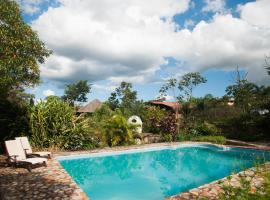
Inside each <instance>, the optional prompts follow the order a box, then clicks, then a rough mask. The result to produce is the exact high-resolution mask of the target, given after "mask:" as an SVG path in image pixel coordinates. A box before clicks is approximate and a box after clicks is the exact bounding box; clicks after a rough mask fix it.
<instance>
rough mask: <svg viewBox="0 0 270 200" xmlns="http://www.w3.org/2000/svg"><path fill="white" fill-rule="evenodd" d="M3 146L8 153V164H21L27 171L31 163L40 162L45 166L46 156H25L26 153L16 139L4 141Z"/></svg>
mask: <svg viewBox="0 0 270 200" xmlns="http://www.w3.org/2000/svg"><path fill="white" fill-rule="evenodd" d="M5 146H6V150H7V154H8V159H7V161H8V164H10V165H12V166H15V167H17V166H19V165H23V166H25V167H26V168H27V169H28V171H31V169H32V166H33V165H38V164H42V165H44V166H47V159H46V158H26V154H25V152H24V150H23V148H22V145H21V144H20V143H19V141H18V140H8V141H5Z"/></svg>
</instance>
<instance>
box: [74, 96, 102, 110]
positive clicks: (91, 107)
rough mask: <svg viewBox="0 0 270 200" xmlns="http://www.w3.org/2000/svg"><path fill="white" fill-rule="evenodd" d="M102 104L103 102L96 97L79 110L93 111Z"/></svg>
mask: <svg viewBox="0 0 270 200" xmlns="http://www.w3.org/2000/svg"><path fill="white" fill-rule="evenodd" d="M101 106H102V102H101V101H99V100H98V99H95V100H93V101H91V102H89V103H88V104H86V105H85V106H83V107H81V108H79V110H78V111H77V112H78V113H92V112H94V111H95V110H96V109H98V108H100V107H101Z"/></svg>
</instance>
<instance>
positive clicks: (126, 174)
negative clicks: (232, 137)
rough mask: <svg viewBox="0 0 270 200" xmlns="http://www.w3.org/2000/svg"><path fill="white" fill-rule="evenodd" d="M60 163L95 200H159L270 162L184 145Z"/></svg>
mask: <svg viewBox="0 0 270 200" xmlns="http://www.w3.org/2000/svg"><path fill="white" fill-rule="evenodd" d="M57 159H58V160H59V162H60V164H61V165H62V166H63V167H64V168H65V170H66V171H67V172H68V173H69V174H70V175H71V177H72V178H73V179H74V180H75V182H76V183H77V184H78V185H79V186H80V187H81V188H82V189H83V190H84V192H85V193H86V194H87V195H88V197H90V198H91V199H92V200H104V199H106V200H116V199H117V200H126V199H128V200H143V199H149V200H158V199H159V200H160V199H163V198H165V197H168V196H172V195H175V194H178V193H180V192H184V191H187V190H189V189H192V188H195V187H198V186H200V185H203V184H205V183H209V182H211V181H214V180H217V179H220V178H223V177H225V176H228V175H229V174H231V173H232V172H239V171H241V170H243V169H246V168H249V167H251V166H252V165H253V164H255V163H262V162H265V161H270V152H266V151H258V150H250V149H242V148H223V147H217V146H214V145H204V144H201V145H196V144H183V145H178V146H171V147H158V148H145V149H139V150H138V149H136V150H127V151H119V152H110V153H96V154H87V155H79V156H62V157H58V158H57Z"/></svg>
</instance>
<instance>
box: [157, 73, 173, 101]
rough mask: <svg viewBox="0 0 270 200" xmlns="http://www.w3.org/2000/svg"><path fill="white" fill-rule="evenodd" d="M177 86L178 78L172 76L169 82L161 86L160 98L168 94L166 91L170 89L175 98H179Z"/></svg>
mask: <svg viewBox="0 0 270 200" xmlns="http://www.w3.org/2000/svg"><path fill="white" fill-rule="evenodd" d="M176 87H177V79H175V78H171V79H169V80H167V82H166V83H165V84H164V85H162V86H161V88H160V90H159V93H160V97H159V98H160V99H161V98H162V97H164V96H166V93H167V91H168V90H171V91H172V93H173V97H174V99H176V98H178V97H176V92H175V90H176Z"/></svg>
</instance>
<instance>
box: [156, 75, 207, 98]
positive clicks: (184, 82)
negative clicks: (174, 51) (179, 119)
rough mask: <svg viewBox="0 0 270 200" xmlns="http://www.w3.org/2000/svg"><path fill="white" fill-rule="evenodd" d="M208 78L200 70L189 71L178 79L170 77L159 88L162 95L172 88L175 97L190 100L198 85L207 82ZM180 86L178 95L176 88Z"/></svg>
mask: <svg viewBox="0 0 270 200" xmlns="http://www.w3.org/2000/svg"><path fill="white" fill-rule="evenodd" d="M206 81H207V80H206V79H205V78H204V77H203V76H201V74H200V73H199V72H192V73H187V74H185V75H184V76H182V78H181V79H180V80H178V81H177V79H175V78H173V79H169V80H168V81H167V82H166V83H165V84H164V85H163V86H162V87H161V89H160V90H159V92H160V93H161V95H164V94H166V93H167V92H168V90H170V89H171V90H172V92H173V95H174V97H175V98H177V99H179V100H183V99H185V100H187V101H190V100H191V99H192V96H193V90H194V88H195V87H196V86H198V85H200V84H202V83H206ZM176 87H178V90H179V94H178V96H176V94H175V89H176Z"/></svg>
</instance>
